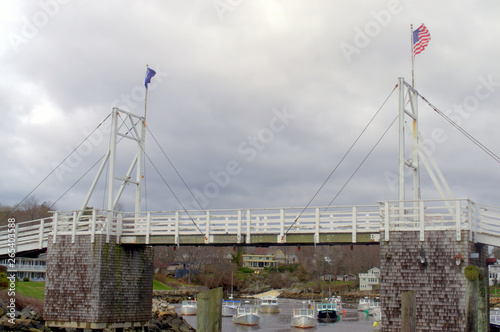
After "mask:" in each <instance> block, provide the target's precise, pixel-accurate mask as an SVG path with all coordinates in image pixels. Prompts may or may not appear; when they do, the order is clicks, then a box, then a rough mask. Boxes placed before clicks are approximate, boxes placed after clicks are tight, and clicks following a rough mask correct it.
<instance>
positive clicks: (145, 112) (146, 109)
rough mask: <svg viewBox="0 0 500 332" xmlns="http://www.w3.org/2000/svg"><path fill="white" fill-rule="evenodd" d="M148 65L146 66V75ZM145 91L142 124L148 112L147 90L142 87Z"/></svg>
mask: <svg viewBox="0 0 500 332" xmlns="http://www.w3.org/2000/svg"><path fill="white" fill-rule="evenodd" d="M148 68H149V65H146V75H147V74H148ZM144 88H145V89H146V93H145V97H144V122H146V114H147V112H148V88H147V86H144Z"/></svg>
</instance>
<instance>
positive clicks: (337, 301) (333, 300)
mask: <svg viewBox="0 0 500 332" xmlns="http://www.w3.org/2000/svg"><path fill="white" fill-rule="evenodd" d="M328 302H330V303H335V305H336V306H337V313H341V312H342V313H344V314H345V311H344V308H343V307H342V305H343V303H342V298H341V297H340V296H332V297H331V298H330V299H329V300H328Z"/></svg>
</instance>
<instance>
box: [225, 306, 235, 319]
mask: <svg viewBox="0 0 500 332" xmlns="http://www.w3.org/2000/svg"><path fill="white" fill-rule="evenodd" d="M235 313H236V308H235V307H230V306H225V305H223V306H222V317H233V316H234V314H235Z"/></svg>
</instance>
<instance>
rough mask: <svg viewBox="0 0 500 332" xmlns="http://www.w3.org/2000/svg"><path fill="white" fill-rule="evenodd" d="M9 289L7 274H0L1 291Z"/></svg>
mask: <svg viewBox="0 0 500 332" xmlns="http://www.w3.org/2000/svg"><path fill="white" fill-rule="evenodd" d="M7 287H9V280H8V279H7V273H5V272H0V289H4V288H7Z"/></svg>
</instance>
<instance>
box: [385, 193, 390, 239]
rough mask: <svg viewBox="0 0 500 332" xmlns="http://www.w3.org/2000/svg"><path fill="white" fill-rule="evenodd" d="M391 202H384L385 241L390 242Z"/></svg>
mask: <svg viewBox="0 0 500 332" xmlns="http://www.w3.org/2000/svg"><path fill="white" fill-rule="evenodd" d="M389 219H390V216H389V202H384V229H385V232H384V233H385V234H384V237H385V241H389Z"/></svg>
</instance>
